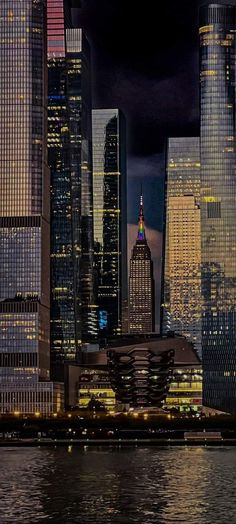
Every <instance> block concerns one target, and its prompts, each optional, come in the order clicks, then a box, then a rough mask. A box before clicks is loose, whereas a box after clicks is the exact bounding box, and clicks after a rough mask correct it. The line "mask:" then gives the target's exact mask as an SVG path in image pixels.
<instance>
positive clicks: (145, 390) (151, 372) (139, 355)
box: [107, 347, 175, 407]
mask: <svg viewBox="0 0 236 524" xmlns="http://www.w3.org/2000/svg"><path fill="white" fill-rule="evenodd" d="M174 354H175V352H174V350H173V349H170V350H165V351H158V350H156V349H153V348H139V347H133V348H130V349H127V348H126V351H125V352H124V350H123V349H122V348H121V349H120V350H119V349H114V350H109V351H108V353H107V357H108V369H109V375H110V380H111V387H112V389H113V390H114V391H115V393H116V399H117V400H118V401H120V402H122V403H123V404H129V405H130V406H135V407H147V406H156V407H158V406H161V404H162V402H163V401H164V400H165V399H166V396H167V392H168V389H169V385H170V382H171V376H172V372H173V365H174Z"/></svg>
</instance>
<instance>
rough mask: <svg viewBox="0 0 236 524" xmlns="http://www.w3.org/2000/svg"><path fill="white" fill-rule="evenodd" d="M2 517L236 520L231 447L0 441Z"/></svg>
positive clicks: (63, 523) (71, 522)
mask: <svg viewBox="0 0 236 524" xmlns="http://www.w3.org/2000/svg"><path fill="white" fill-rule="evenodd" d="M0 455H1V457H0V460H1V462H0V464H1V467H0V522H1V523H3V524H12V523H17V524H23V523H24V524H33V523H34V524H37V523H40V522H50V523H53V524H77V523H78V524H90V523H91V524H92V523H93V524H123V523H124V524H129V523H130V524H131V523H136V524H154V523H155V524H157V523H158V524H170V523H173V524H178V523H181V524H213V523H214V524H226V523H228V522H232V524H233V523H236V517H235V515H236V501H235V490H236V468H235V460H236V449H235V448H212V449H211V448H205V447H204V448H201V447H199V448H187V447H186V448H120V449H116V448H114V449H111V448H109V449H108V448H104V449H103V448H97V449H96V448H89V449H88V448H87V449H86V450H83V449H78V448H72V452H70V453H68V451H67V450H66V449H65V448H57V449H51V448H48V449H46V448H9V449H7V448H1V449H0Z"/></svg>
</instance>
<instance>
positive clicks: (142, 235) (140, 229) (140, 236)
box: [137, 188, 146, 240]
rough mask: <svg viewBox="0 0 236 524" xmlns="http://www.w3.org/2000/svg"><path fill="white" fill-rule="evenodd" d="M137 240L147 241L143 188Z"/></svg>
mask: <svg viewBox="0 0 236 524" xmlns="http://www.w3.org/2000/svg"><path fill="white" fill-rule="evenodd" d="M137 240H146V237H145V229H144V213H143V194H142V188H141V195H140V208H139V218H138V236H137Z"/></svg>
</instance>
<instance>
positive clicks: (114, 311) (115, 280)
mask: <svg viewBox="0 0 236 524" xmlns="http://www.w3.org/2000/svg"><path fill="white" fill-rule="evenodd" d="M126 185H127V180H126V139H125V122H124V117H123V115H122V113H121V112H120V111H119V110H118V109H96V110H93V220H94V243H95V262H96V271H97V292H98V305H99V326H100V333H101V334H104V335H120V334H121V320H122V303H123V301H125V300H126V299H127V209H126V208H127V202H126Z"/></svg>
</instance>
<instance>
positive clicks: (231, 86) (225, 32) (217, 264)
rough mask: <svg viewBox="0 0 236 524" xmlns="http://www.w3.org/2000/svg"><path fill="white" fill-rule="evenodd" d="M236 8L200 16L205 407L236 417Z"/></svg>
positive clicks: (222, 7) (213, 7)
mask: <svg viewBox="0 0 236 524" xmlns="http://www.w3.org/2000/svg"><path fill="white" fill-rule="evenodd" d="M235 30H236V7H235V6H226V5H220V4H219V5H216V4H210V5H208V6H206V7H203V8H202V9H201V12H200V31H199V32H200V82H201V191H202V195H201V237H202V247H201V251H202V300H203V311H202V356H203V404H204V405H206V406H211V407H214V408H216V409H221V410H224V411H234V412H235V411H236V256H235V254H236V228H235V223H236V183H235V176H236V152H235V124H236V121H235V109H236V108H235V74H236V62H235V59H236V56H235V51H236V49H235V45H236V44H235Z"/></svg>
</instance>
